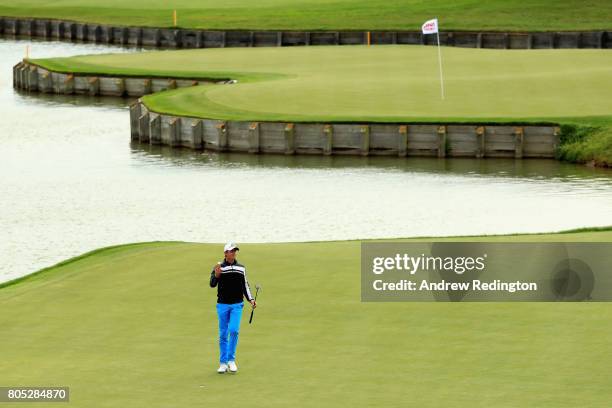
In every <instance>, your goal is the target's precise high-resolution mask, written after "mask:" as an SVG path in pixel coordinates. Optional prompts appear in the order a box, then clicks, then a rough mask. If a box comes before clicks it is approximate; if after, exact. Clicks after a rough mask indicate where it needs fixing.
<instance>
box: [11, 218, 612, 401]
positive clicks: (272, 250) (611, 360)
mask: <svg viewBox="0 0 612 408" xmlns="http://www.w3.org/2000/svg"><path fill="white" fill-rule="evenodd" d="M448 239H450V240H470V241H474V240H482V241H512V242H519V241H520V242H525V241H528V242H529V241H532V242H541V241H557V242H560V241H568V242H576V241H607V242H610V241H612V230H611V229H609V228H608V229H595V230H592V231H586V232H574V233H564V234H534V235H511V236H494V237H467V238H466V237H463V238H461V237H455V238H448ZM436 240H439V239H436ZM395 241H405V240H395ZM221 248H222V247H221V245H219V244H200V243H186V242H151V243H140V244H131V245H126V246H116V247H110V248H106V249H101V250H98V251H96V252H94V253H91V254H89V255H85V256H82V257H79V258H76V259H74V260H72V261H69V262H65V263H63V264H62V265H60V266H56V267H52V268H49V269H47V270H44V271H42V272H40V273H38V274H34V275H31V276H30V277H27V278H25V279H22V280H20V281H17V282H16V283H13V284H11V285H8V286H5V287H3V288H1V289H0V325H1V326H2V336H0V350H3V358H2V364H0V378H2V380H3V384H5V385H57V386H60V385H62V386H69V387H70V390H71V396H70V398H71V405H72V406H75V407H92V406H95V407H118V406H126V407H127V406H129V407H143V408H144V407H147V408H153V407H168V406H176V407H189V406H213V405H214V406H220V405H222V404H227V403H228V401H229V400H228V398H236V400H237V401H236V403H235V404H230V405H238V404H239V403H240V404H253V403H254V401H257V403H258V404H260V405H261V406H265V407H286V406H287V405H292V406H299V407H336V406H338V401H342V405H346V406H359V407H361V406H373V405H376V406H386V407H396V406H397V407H400V406H402V407H404V406H419V407H439V406H452V407H490V406H495V407H516V406H537V407H575V406H592V407H594V406H606V404H608V402H609V401H610V399H611V398H612V390H611V389H610V387H609V378H608V375H607V374H608V373H609V367H610V365H611V364H612V353H611V352H610V347H609V344H610V341H612V327H611V326H610V325H609V324H608V322H609V320H610V318H612V309H611V308H610V306H609V304H608V303H486V304H478V303H463V304H458V303H452V304H451V303H361V302H360V274H359V267H360V266H359V260H360V255H359V254H360V249H359V248H360V241H335V242H308V243H278V244H243V245H242V246H241V248H242V250H241V252H240V254H239V256H238V259H239V260H240V261H241V262H243V263H245V264H246V265H247V268H248V271H249V272H248V273H249V281H250V282H251V286H254V284H255V283H260V284H261V285H262V287H263V290H262V292H261V293H260V296H259V298H258V309H257V312H256V313H255V320H254V324H253V325H249V324H247V321H246V320H248V315H249V313H244V314H243V324H242V327H241V332H240V333H241V334H240V340H239V345H238V353H237V362H238V365H239V368H240V370H239V372H238V374H237V375H235V376H231V377H230V376H229V375H218V374H217V373H216V372H215V370H216V364H217V360H218V349H217V318H216V314H215V309H214V304H215V301H216V289H214V290H213V289H211V288H209V286H208V279H209V273H210V270H211V268H212V265H214V263H215V262H216V261H217V260H218V259H219V257H220V256H222V253H221ZM247 310H248V307H245V311H247ZM238 400H239V401H238Z"/></svg>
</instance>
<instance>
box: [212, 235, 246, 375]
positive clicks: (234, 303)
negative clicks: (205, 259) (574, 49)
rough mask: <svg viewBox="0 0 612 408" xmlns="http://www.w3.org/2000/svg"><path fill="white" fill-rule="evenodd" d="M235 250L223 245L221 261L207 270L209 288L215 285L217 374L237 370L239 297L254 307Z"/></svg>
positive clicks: (242, 268) (230, 246)
mask: <svg viewBox="0 0 612 408" xmlns="http://www.w3.org/2000/svg"><path fill="white" fill-rule="evenodd" d="M236 251H239V248H238V245H236V244H235V243H233V242H228V243H227V244H225V247H224V248H223V254H224V259H223V262H217V265H215V267H214V268H213V270H212V272H211V273H210V287H211V288H214V287H215V286H217V316H218V318H219V351H220V356H219V363H220V365H219V369H218V370H217V372H218V373H219V374H223V373H225V372H226V371H227V370H228V369H229V371H230V372H232V373H235V372H236V371H238V366H237V365H236V346H237V345H238V332H239V331H240V319H241V318H242V309H243V307H244V303H243V300H242V297H243V296H244V297H246V298H247V300H248V301H249V302H250V303H251V306H252V307H253V308H255V307H256V303H255V300H254V299H253V296H252V295H251V289H250V288H249V282H248V281H247V277H246V268H245V266H244V265H242V264H240V263H238V260H237V259H236Z"/></svg>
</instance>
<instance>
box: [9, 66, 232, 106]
mask: <svg viewBox="0 0 612 408" xmlns="http://www.w3.org/2000/svg"><path fill="white" fill-rule="evenodd" d="M223 82H225V81H224V80H220V81H212V80H211V81H207V80H202V79H175V78H154V77H119V76H115V77H113V76H99V75H75V74H66V73H60V72H53V71H50V70H47V69H45V68H42V67H39V66H37V65H35V64H31V63H28V62H24V61H22V62H19V63H18V64H16V65H15V66H14V67H13V87H14V88H16V89H22V90H25V91H32V92H42V93H53V94H62V95H74V94H76V95H91V96H98V95H100V96H132V97H138V96H143V95H147V94H150V93H153V92H159V91H164V90H166V89H175V88H184V87H189V86H195V85H199V84H204V83H223Z"/></svg>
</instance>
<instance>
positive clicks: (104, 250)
mask: <svg viewBox="0 0 612 408" xmlns="http://www.w3.org/2000/svg"><path fill="white" fill-rule="evenodd" d="M588 233H610V235H611V236H610V238H609V239H610V241H612V226H603V227H585V228H574V229H569V230H563V231H554V232H533V233H520V232H519V233H512V234H499V235H497V234H494V235H456V236H441V237H426V236H423V237H399V238H373V239H349V240H339V241H338V240H330V241H301V242H293V241H291V242H267V243H245V244H243V245H257V246H275V245H287V244H290V245H302V244H303V245H307V244H331V243H357V242H394V241H400V242H401V241H417V242H418V241H432V240H436V241H465V242H470V241H471V240H488V239H492V240H495V239H496V240H501V241H502V242H503V240H504V238H507V239H510V240H512V239H514V240H515V239H517V238H523V239H527V240H529V239H533V238H538V237H542V238H551V237H552V238H554V237H562V236H563V235H568V234H569V235H580V234H588ZM559 242H563V241H562V240H561V241H559ZM198 244H203V245H211V244H212V245H222V244H221V243H211V242H188V241H144V242H130V243H125V244H117V245H110V246H106V247H100V248H96V249H93V250H91V251H87V252H84V253H82V254H80V255H77V256H74V257H71V258H68V259H65V260H63V261H60V262H58V263H55V264H53V265H50V266H47V267H45V268H42V269H39V270H36V271H34V272H31V273H29V274H27V275H23V276H20V277H18V278H15V279H11V280H8V281H5V282H0V290H2V289H3V288H5V287H8V286H12V285H15V284H17V283H20V282H22V281H25V280H29V279H31V278H33V277H39V276H40V275H41V274H44V273H47V272H52V271H54V270H56V269H58V268H60V267H63V266H66V265H68V264H72V263H74V262H77V261H80V260H83V259H86V258H89V257H91V256H94V255H97V254H102V253H110V252H113V251H121V250H124V249H127V248H132V247H151V246H158V245H198Z"/></svg>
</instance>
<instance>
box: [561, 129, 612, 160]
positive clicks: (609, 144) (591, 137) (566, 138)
mask: <svg viewBox="0 0 612 408" xmlns="http://www.w3.org/2000/svg"><path fill="white" fill-rule="evenodd" d="M556 158H557V159H559V160H563V161H567V162H571V163H582V164H587V165H588V166H593V167H612V126H605V125H602V126H592V125H576V124H564V125H561V139H560V143H559V149H558V150H557V154H556Z"/></svg>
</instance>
